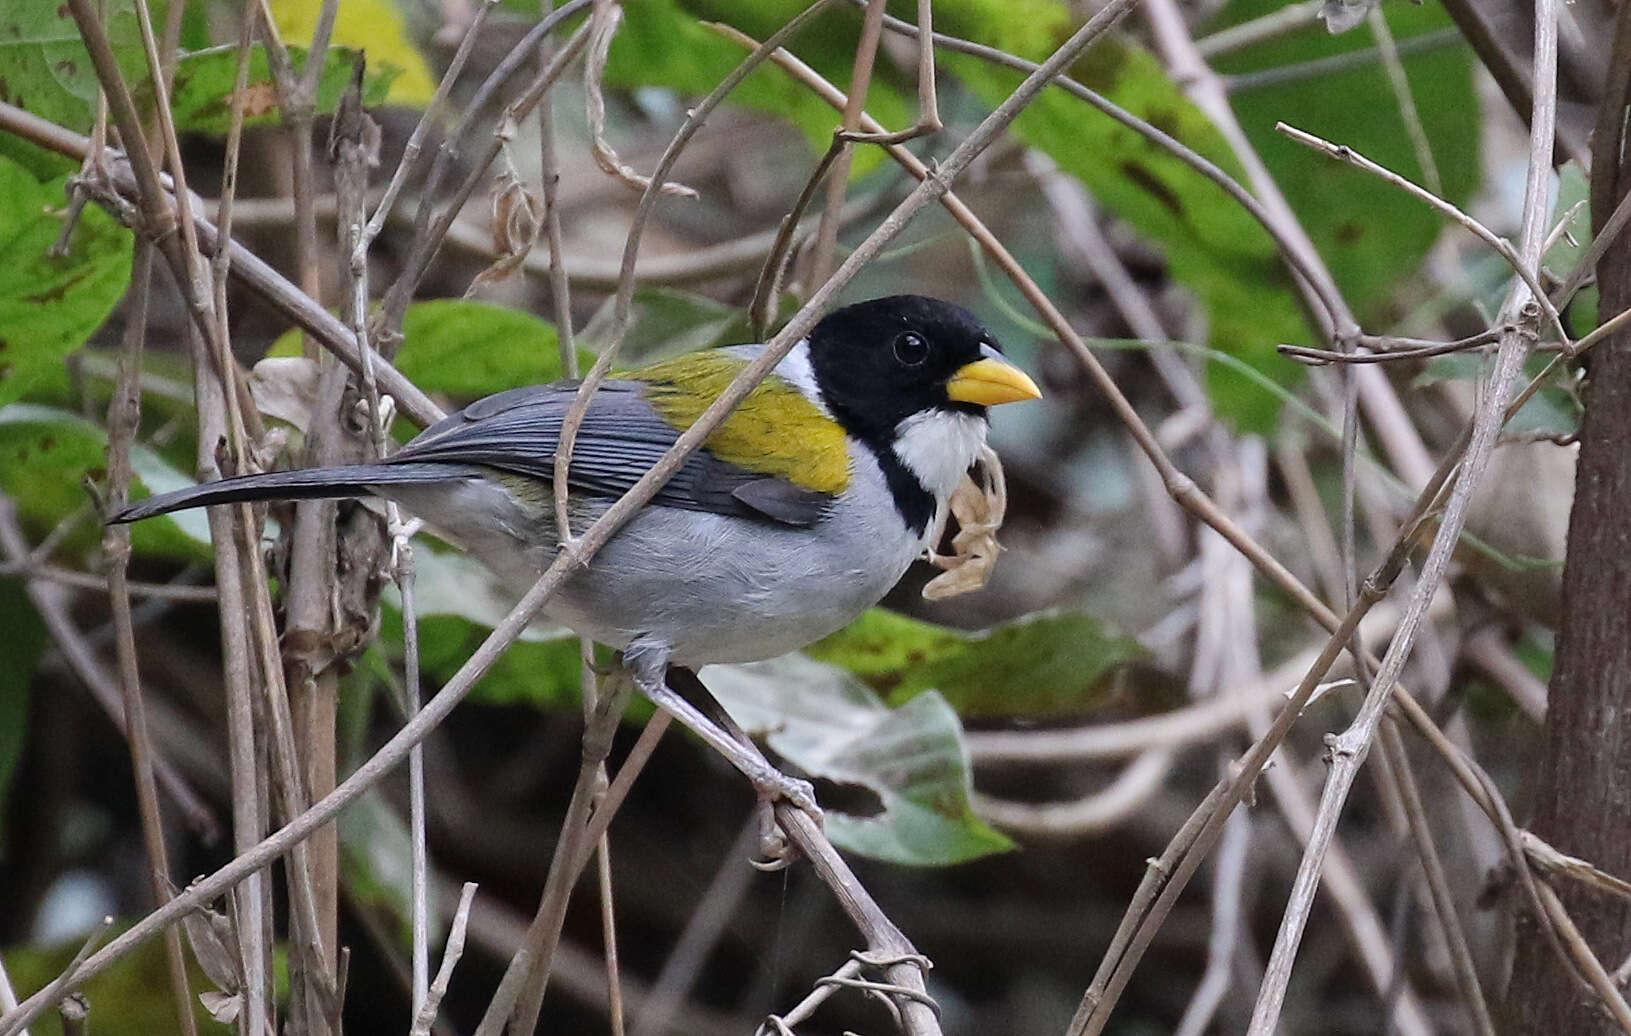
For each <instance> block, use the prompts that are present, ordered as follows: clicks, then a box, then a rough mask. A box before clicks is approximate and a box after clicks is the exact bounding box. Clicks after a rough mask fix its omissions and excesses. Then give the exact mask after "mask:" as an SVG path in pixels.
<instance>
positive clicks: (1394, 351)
mask: <svg viewBox="0 0 1631 1036" xmlns="http://www.w3.org/2000/svg"><path fill="white" fill-rule="evenodd" d="M1513 330H1515V328H1514V327H1512V326H1511V325H1505V324H1503V325H1501V326H1499V327H1492V328H1489V329H1488V330H1486V331H1480V332H1478V333H1477V334H1475V335H1468V336H1467V337H1466V338H1458V339H1456V340H1455V341H1453V342H1426V341H1422V340H1420V339H1415V338H1390V337H1388V336H1385V335H1359V336H1357V337H1356V338H1355V339H1353V344H1354V345H1356V346H1359V347H1361V348H1368V349H1380V350H1385V351H1379V352H1367V353H1361V352H1337V351H1335V350H1331V349H1314V348H1310V347H1308V346H1303V345H1281V346H1280V347H1279V351H1280V355H1282V356H1291V357H1295V358H1296V359H1299V360H1306V361H1308V362H1310V363H1312V364H1316V365H1319V364H1327V363H1348V364H1359V363H1394V362H1397V361H1399V360H1421V359H1426V358H1427V357H1429V356H1443V355H1446V354H1448V353H1459V352H1466V351H1467V350H1469V349H1477V348H1480V347H1482V346H1486V345H1492V344H1494V343H1495V342H1496V341H1498V340H1499V339H1500V337H1501V335H1503V334H1506V333H1509V332H1511V331H1513Z"/></svg>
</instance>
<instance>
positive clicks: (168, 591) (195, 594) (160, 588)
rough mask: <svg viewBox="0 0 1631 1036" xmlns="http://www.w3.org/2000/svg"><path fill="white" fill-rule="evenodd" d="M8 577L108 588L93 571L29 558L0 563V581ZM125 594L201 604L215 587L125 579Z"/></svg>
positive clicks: (81, 587)
mask: <svg viewBox="0 0 1631 1036" xmlns="http://www.w3.org/2000/svg"><path fill="white" fill-rule="evenodd" d="M7 576H24V577H27V578H29V579H44V580H46V581H48V582H52V583H60V584H62V585H63V586H71V587H73V588H74V589H76V590H98V591H102V592H104V593H105V592H106V591H107V589H108V578H107V576H99V575H97V574H96V573H94V572H75V571H74V570H73V569H70V568H58V567H57V566H55V565H46V564H42V563H40V562H38V561H36V560H34V559H33V558H32V557H27V558H22V559H19V560H18V561H14V562H13V561H7V562H5V563H4V564H0V578H3V577H7ZM125 591H126V592H127V593H129V594H130V596H131V597H155V598H158V599H159V600H163V601H193V602H200V603H202V602H210V601H214V600H215V588H214V587H209V586H189V585H187V584H185V583H179V582H177V583H146V582H142V581H141V580H138V579H127V580H126V581H125Z"/></svg>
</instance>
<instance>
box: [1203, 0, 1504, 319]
mask: <svg viewBox="0 0 1631 1036" xmlns="http://www.w3.org/2000/svg"><path fill="white" fill-rule="evenodd" d="M1282 6H1283V0H1234V2H1233V3H1231V4H1230V5H1229V6H1228V7H1227V8H1225V9H1224V11H1223V13H1222V14H1221V15H1220V16H1219V17H1218V19H1217V21H1216V23H1215V24H1214V25H1213V26H1212V28H1214V29H1217V28H1223V27H1225V26H1228V25H1233V24H1236V23H1239V22H1242V21H1246V20H1249V19H1251V18H1254V17H1257V16H1260V15H1263V14H1267V13H1270V12H1272V11H1275V10H1278V9H1279V8H1281V7H1282ZM1382 10H1383V11H1384V13H1385V14H1386V16H1387V22H1388V26H1389V27H1390V29H1391V30H1392V33H1393V36H1394V38H1395V39H1396V40H1397V42H1398V43H1399V45H1400V46H1401V47H1406V48H1407V47H1408V43H1409V41H1410V40H1411V39H1413V38H1416V37H1419V36H1422V35H1424V34H1426V33H1430V32H1434V31H1436V30H1439V29H1444V28H1447V27H1450V26H1451V22H1450V19H1449V17H1448V16H1447V15H1446V14H1445V13H1444V10H1443V8H1442V7H1441V6H1440V5H1438V4H1425V5H1414V4H1399V3H1393V4H1384V5H1382ZM1375 43H1376V41H1375V38H1374V36H1373V35H1372V33H1371V31H1370V29H1369V28H1367V27H1361V28H1357V29H1355V30H1354V31H1352V32H1349V33H1345V34H1343V35H1341V36H1332V35H1331V34H1329V33H1328V32H1326V31H1325V29H1324V28H1323V27H1322V26H1319V25H1317V24H1314V25H1309V26H1308V27H1306V28H1304V29H1301V30H1299V31H1297V32H1294V33H1291V34H1289V35H1286V36H1283V37H1281V38H1279V39H1275V40H1272V41H1270V42H1267V43H1262V44H1259V45H1257V46H1254V47H1250V48H1246V49H1242V50H1240V51H1237V52H1234V53H1230V54H1226V55H1222V56H1220V57H1219V58H1218V59H1217V61H1216V62H1215V64H1216V67H1217V68H1218V70H1219V71H1220V72H1223V73H1225V74H1229V75H1233V76H1244V75H1249V74H1251V73H1256V72H1261V71H1265V70H1270V69H1281V68H1286V67H1287V66H1292V65H1295V64H1297V63H1300V62H1304V61H1309V60H1313V59H1317V58H1325V57H1330V56H1333V55H1337V54H1342V53H1346V52H1349V51H1354V50H1362V49H1365V48H1367V47H1372V46H1374V45H1375ZM1403 65H1404V68H1405V72H1406V75H1407V77H1408V79H1409V82H1410V87H1411V93H1412V95H1413V97H1414V98H1415V102H1416V109H1417V111H1418V112H1419V113H1420V116H1421V121H1422V128H1423V131H1424V132H1425V134H1426V136H1427V139H1428V141H1429V142H1430V144H1431V146H1432V151H1433V157H1434V164H1435V166H1436V167H1437V168H1438V171H1439V173H1440V175H1441V176H1442V178H1443V187H1444V196H1445V197H1446V198H1447V199H1449V200H1450V201H1452V202H1454V203H1456V204H1458V205H1459V204H1461V203H1463V202H1465V201H1466V200H1467V199H1468V198H1469V197H1470V196H1471V195H1472V192H1473V191H1474V190H1475V189H1476V188H1477V186H1478V180H1479V170H1480V168H1481V167H1482V161H1481V155H1480V153H1479V142H1478V138H1479V124H1480V121H1481V120H1480V118H1479V116H1478V112H1479V102H1478V97H1477V93H1476V91H1475V90H1474V86H1473V75H1472V62H1471V60H1470V51H1469V50H1468V48H1467V46H1466V44H1465V43H1462V42H1460V41H1459V40H1457V41H1455V42H1454V44H1453V45H1451V46H1445V47H1440V48H1436V49H1431V50H1427V51H1421V52H1418V53H1414V54H1406V56H1405V57H1404V58H1403ZM1235 83H1236V88H1235V89H1234V90H1233V91H1232V92H1231V94H1230V102H1231V103H1232V105H1233V107H1234V110H1235V112H1236V114H1237V115H1238V116H1239V119H1240V123H1241V127H1242V128H1243V129H1244V130H1245V132H1246V135H1247V137H1248V138H1250V140H1251V142H1252V144H1253V146H1254V147H1255V148H1256V149H1257V151H1258V154H1259V155H1261V156H1262V158H1263V162H1264V164H1265V165H1267V166H1268V169H1269V172H1270V173H1272V174H1273V175H1274V179H1275V182H1276V183H1278V184H1279V185H1280V189H1281V190H1282V191H1283V192H1284V193H1285V196H1286V200H1287V201H1288V202H1290V204H1291V207H1292V208H1293V209H1294V210H1295V211H1296V213H1297V216H1298V219H1299V220H1300V221H1301V222H1302V225H1303V227H1304V228H1305V229H1307V231H1308V234H1309V236H1310V237H1311V238H1312V239H1313V241H1314V245H1315V247H1317V248H1318V249H1319V252H1320V255H1321V256H1323V257H1324V259H1325V261H1326V263H1327V264H1328V265H1329V266H1330V268H1331V272H1332V275H1333V276H1335V277H1336V279H1337V283H1338V284H1339V285H1340V286H1341V288H1342V290H1343V293H1344V295H1345V296H1346V298H1347V299H1348V302H1349V303H1350V304H1351V305H1352V306H1354V308H1355V309H1356V310H1357V311H1358V313H1359V316H1360V319H1361V320H1362V321H1363V320H1365V319H1367V315H1368V314H1370V313H1373V312H1375V311H1377V310H1380V308H1381V307H1382V306H1383V304H1384V303H1386V302H1387V300H1388V299H1389V297H1390V296H1391V294H1392V292H1393V289H1394V288H1395V287H1396V286H1397V285H1398V284H1400V283H1401V282H1402V281H1404V280H1406V279H1407V278H1410V277H1412V276H1414V275H1415V273H1416V271H1417V269H1418V268H1419V267H1420V266H1421V262H1422V260H1423V259H1424V258H1425V256H1426V254H1427V250H1428V249H1429V248H1430V247H1431V246H1432V244H1433V242H1434V241H1435V240H1437V238H1438V236H1439V234H1440V233H1441V232H1442V231H1443V229H1444V227H1445V225H1446V224H1445V221H1444V220H1443V219H1442V218H1441V217H1439V216H1438V215H1436V214H1434V213H1433V212H1432V211H1431V210H1429V209H1428V208H1427V207H1426V206H1425V205H1424V204H1423V203H1422V202H1420V201H1418V200H1416V199H1414V198H1411V197H1410V196H1408V195H1406V194H1405V193H1404V192H1402V191H1400V190H1399V189H1398V188H1396V187H1392V186H1390V185H1388V184H1386V183H1383V182H1382V181H1381V180H1379V179H1378V178H1376V177H1374V176H1371V175H1370V174H1368V173H1364V172H1361V171H1360V170H1357V169H1354V168H1352V167H1351V166H1348V165H1347V164H1345V163H1342V162H1337V161H1334V160H1332V159H1330V158H1327V157H1324V156H1322V155H1319V154H1316V153H1314V152H1312V151H1310V150H1309V149H1308V148H1305V147H1303V146H1301V145H1299V144H1296V143H1294V142H1293V141H1291V140H1290V139H1288V138H1287V137H1285V136H1284V135H1283V134H1281V133H1278V132H1276V131H1275V129H1274V126H1275V123H1276V122H1285V123H1287V124H1289V125H1292V126H1295V127H1297V128H1298V129H1302V130H1306V131H1308V132H1310V133H1315V134H1318V135H1319V136H1322V137H1325V138H1326V139H1328V140H1333V141H1335V142H1337V143H1339V144H1347V145H1349V146H1351V147H1353V148H1354V149H1356V150H1357V151H1359V152H1361V153H1362V154H1364V155H1365V156H1366V157H1368V158H1371V159H1374V160H1375V161H1377V162H1380V163H1381V164H1382V165H1384V166H1387V167H1388V168H1390V169H1393V170H1395V171H1397V172H1399V173H1401V174H1403V175H1404V176H1407V177H1409V178H1411V179H1413V180H1415V181H1416V182H1417V183H1423V182H1424V181H1423V177H1422V172H1421V168H1420V165H1419V164H1418V162H1417V159H1416V154H1415V151H1414V150H1413V149H1412V147H1411V143H1410V135H1409V133H1408V132H1406V128H1405V123H1404V117H1403V115H1402V114H1401V112H1400V108H1399V104H1398V102H1397V100H1396V99H1395V97H1394V93H1393V90H1392V89H1391V87H1390V86H1389V85H1388V80H1387V74H1386V71H1385V70H1384V68H1383V67H1382V65H1381V64H1380V63H1379V62H1374V61H1373V62H1368V63H1365V64H1362V65H1360V66H1359V67H1355V68H1351V69H1347V70H1336V71H1323V72H1321V73H1320V74H1319V75H1317V76H1316V77H1314V78H1309V79H1303V80H1300V81H1296V82H1288V83H1284V84H1282V85H1269V86H1261V87H1254V86H1251V85H1250V80H1249V79H1237V80H1236V81H1235Z"/></svg>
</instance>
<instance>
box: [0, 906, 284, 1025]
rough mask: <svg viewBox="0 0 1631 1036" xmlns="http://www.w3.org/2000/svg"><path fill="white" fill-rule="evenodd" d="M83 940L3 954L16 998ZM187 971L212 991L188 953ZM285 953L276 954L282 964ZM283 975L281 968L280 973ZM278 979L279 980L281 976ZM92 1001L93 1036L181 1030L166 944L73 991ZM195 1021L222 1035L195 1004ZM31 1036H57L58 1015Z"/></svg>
mask: <svg viewBox="0 0 1631 1036" xmlns="http://www.w3.org/2000/svg"><path fill="white" fill-rule="evenodd" d="M129 927H130V925H129V924H128V923H125V922H122V921H121V922H119V923H117V924H115V925H114V926H113V928H112V929H110V930H109V932H108V934H107V936H106V937H105V938H104V940H103V941H104V942H105V941H107V939H111V938H114V937H116V936H118V935H119V934H121V933H122V932H124V931H125V930H126V929H128V928H129ZM83 941H84V936H82V935H81V936H75V937H74V938H73V939H70V940H67V941H65V942H61V943H58V944H56V945H54V946H40V945H38V944H25V945H13V946H8V947H6V948H5V950H4V951H3V954H4V957H5V962H6V971H7V972H8V974H9V976H10V978H11V983H12V985H13V987H15V988H16V990H17V994H18V995H19V996H27V995H29V994H30V993H33V992H34V991H36V990H38V989H43V988H44V987H45V985H46V984H47V983H49V982H50V981H51V980H53V979H54V978H56V977H57V976H58V975H60V974H62V972H63V970H64V969H65V968H66V967H67V966H68V964H69V962H70V961H71V960H73V956H74V951H75V950H77V949H79V946H80V944H81V943H82V942H83ZM185 956H186V957H187V972H188V975H189V981H190V983H191V985H192V988H193V990H194V992H197V991H199V990H205V989H211V988H213V985H212V983H211V982H210V980H209V978H208V977H207V976H206V975H205V974H204V971H203V969H201V968H200V967H199V966H198V964H197V962H196V961H195V960H194V959H193V957H192V954H190V953H188V954H186V955H185ZM285 956H286V955H285V954H284V952H283V951H282V949H281V948H280V949H279V950H278V951H276V957H277V958H278V963H279V965H280V966H281V964H282V963H283V960H284V958H285ZM278 970H279V971H281V970H282V969H281V967H280V968H279V969H278ZM279 977H280V979H281V978H282V976H281V975H280V976H279ZM279 987H280V991H286V990H287V983H286V981H280V982H279ZM76 988H78V989H79V991H80V992H83V993H84V994H85V997H86V999H88V1000H89V1001H90V1002H91V1005H92V1006H91V1016H90V1017H91V1022H90V1025H89V1026H88V1031H90V1032H92V1033H94V1034H95V1036H152V1034H153V1033H165V1032H169V1033H174V1032H179V1031H180V1027H179V1026H178V1025H177V1023H176V1009H175V997H174V996H173V995H172V994H171V992H170V974H169V964H168V962H167V961H166V958H165V950H164V940H163V939H149V940H147V941H146V942H144V943H142V944H141V945H140V946H136V947H134V948H133V949H132V950H131V952H129V953H127V954H124V955H123V956H121V957H120V958H119V959H118V960H116V961H114V962H113V963H112V964H110V965H109V966H108V968H107V969H106V970H105V971H102V972H100V973H99V974H98V975H97V976H96V977H95V978H93V979H89V980H87V981H86V982H85V983H84V984H83V985H82V986H78V987H76ZM193 1018H194V1019H195V1020H196V1021H197V1023H198V1026H197V1028H198V1031H199V1032H200V1033H221V1032H225V1031H226V1030H225V1029H224V1028H223V1027H222V1026H221V1025H220V1024H219V1023H218V1022H216V1021H214V1020H213V1019H211V1018H210V1016H209V1013H208V1012H207V1011H205V1010H204V1008H203V1007H202V1006H201V1005H200V1004H199V1003H198V1000H197V998H196V997H195V998H194V1000H193ZM29 1032H31V1033H33V1034H34V1036H61V1034H62V1022H61V1019H60V1018H59V1017H58V1015H57V1012H56V1011H47V1012H45V1014H43V1015H41V1016H40V1018H39V1019H38V1020H37V1021H34V1022H31V1023H29Z"/></svg>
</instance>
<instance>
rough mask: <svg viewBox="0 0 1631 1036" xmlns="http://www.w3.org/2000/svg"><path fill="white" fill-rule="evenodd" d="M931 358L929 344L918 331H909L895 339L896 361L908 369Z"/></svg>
mask: <svg viewBox="0 0 1631 1036" xmlns="http://www.w3.org/2000/svg"><path fill="white" fill-rule="evenodd" d="M928 358H929V343H928V342H927V341H925V340H924V338H923V336H922V335H920V334H918V333H917V332H916V331H907V332H906V333H905V334H902V335H900V336H898V337H897V338H896V339H895V359H896V360H897V361H899V362H900V363H901V364H903V365H904V366H907V367H916V366H918V365H919V364H921V363H922V362H923V361H924V360H927V359H928Z"/></svg>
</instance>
